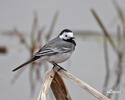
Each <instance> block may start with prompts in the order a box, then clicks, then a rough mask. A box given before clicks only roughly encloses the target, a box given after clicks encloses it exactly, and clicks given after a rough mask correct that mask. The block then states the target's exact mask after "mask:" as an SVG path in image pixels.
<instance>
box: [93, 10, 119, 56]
mask: <svg viewBox="0 0 125 100" xmlns="http://www.w3.org/2000/svg"><path fill="white" fill-rule="evenodd" d="M91 12H92V14H93V16H94V17H95V19H96V21H97V23H98V24H99V26H100V27H101V29H102V31H103V33H104V35H105V37H106V38H107V39H108V41H109V43H110V44H111V46H112V48H113V49H114V51H115V52H116V54H117V52H118V50H117V48H116V45H115V43H114V41H113V40H112V38H111V36H110V34H109V33H108V31H107V30H106V28H105V26H104V25H103V23H102V21H101V20H100V18H99V16H98V15H97V13H96V11H95V10H94V9H91Z"/></svg>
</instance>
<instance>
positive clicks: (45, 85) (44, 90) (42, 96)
mask: <svg viewBox="0 0 125 100" xmlns="http://www.w3.org/2000/svg"><path fill="white" fill-rule="evenodd" d="M54 75H55V72H54V71H53V69H52V70H51V71H49V72H47V73H46V76H45V79H44V82H43V84H42V87H41V90H40V93H39V96H38V99H37V100H46V96H47V94H48V91H49V88H50V85H51V82H52V80H53V78H54Z"/></svg>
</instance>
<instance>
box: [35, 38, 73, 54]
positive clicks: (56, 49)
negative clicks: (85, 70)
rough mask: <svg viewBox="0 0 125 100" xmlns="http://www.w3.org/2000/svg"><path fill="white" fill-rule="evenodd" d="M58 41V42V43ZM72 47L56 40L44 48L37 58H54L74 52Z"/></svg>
mask: <svg viewBox="0 0 125 100" xmlns="http://www.w3.org/2000/svg"><path fill="white" fill-rule="evenodd" d="M57 41H58V42H57ZM70 46H71V45H68V44H67V43H65V42H63V41H62V40H59V39H58V40H57V38H56V39H54V40H52V41H50V42H48V43H47V44H46V45H45V46H43V47H42V48H41V49H40V50H39V51H38V52H37V53H36V55H35V56H52V55H55V54H58V53H67V52H70V51H72V47H70Z"/></svg>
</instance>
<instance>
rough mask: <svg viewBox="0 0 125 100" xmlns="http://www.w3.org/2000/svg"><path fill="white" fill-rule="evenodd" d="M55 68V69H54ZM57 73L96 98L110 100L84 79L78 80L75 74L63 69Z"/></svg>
mask: <svg viewBox="0 0 125 100" xmlns="http://www.w3.org/2000/svg"><path fill="white" fill-rule="evenodd" d="M55 70H57V69H55ZM59 74H60V75H61V76H63V77H65V78H66V79H68V80H70V81H72V82H73V83H75V84H77V85H78V86H80V87H81V88H83V89H85V90H86V91H88V92H89V93H90V94H92V95H93V96H94V97H96V98H97V99H98V100H110V99H109V98H108V97H106V96H104V95H103V94H102V93H100V92H99V91H97V90H96V89H94V88H92V87H91V86H90V85H88V84H87V83H85V82H84V81H82V80H80V79H79V78H77V77H76V76H74V75H72V74H71V73H69V72H67V71H64V70H60V71H59Z"/></svg>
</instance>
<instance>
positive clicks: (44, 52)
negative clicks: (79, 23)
mask: <svg viewBox="0 0 125 100" xmlns="http://www.w3.org/2000/svg"><path fill="white" fill-rule="evenodd" d="M75 46H76V43H75V41H74V36H73V32H72V31H71V30H69V29H64V30H63V31H62V32H61V33H60V34H59V35H58V36H57V37H56V38H54V39H53V40H51V41H49V42H48V43H47V44H45V45H44V46H43V47H42V48H41V49H40V50H39V51H38V52H37V53H36V54H35V55H34V56H33V57H32V58H31V59H30V60H28V61H27V62H25V63H23V64H22V65H20V66H18V67H17V68H15V69H13V70H12V71H16V70H18V69H20V68H22V67H24V66H25V65H27V64H29V63H32V62H33V61H35V60H37V59H41V60H46V61H48V62H50V63H51V64H53V65H55V64H58V63H61V62H64V61H66V60H67V59H68V58H69V57H70V56H71V55H72V52H73V51H74V50H75Z"/></svg>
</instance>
